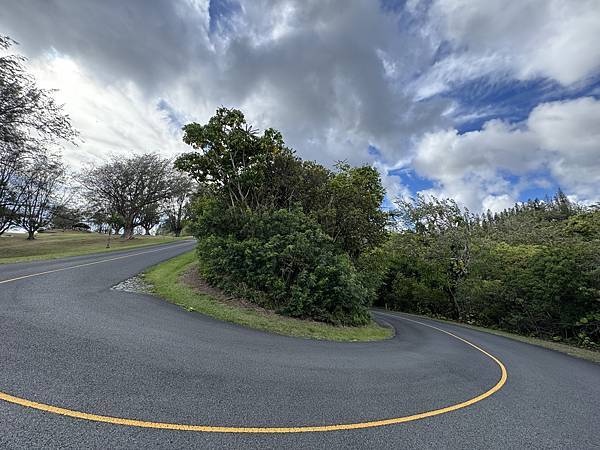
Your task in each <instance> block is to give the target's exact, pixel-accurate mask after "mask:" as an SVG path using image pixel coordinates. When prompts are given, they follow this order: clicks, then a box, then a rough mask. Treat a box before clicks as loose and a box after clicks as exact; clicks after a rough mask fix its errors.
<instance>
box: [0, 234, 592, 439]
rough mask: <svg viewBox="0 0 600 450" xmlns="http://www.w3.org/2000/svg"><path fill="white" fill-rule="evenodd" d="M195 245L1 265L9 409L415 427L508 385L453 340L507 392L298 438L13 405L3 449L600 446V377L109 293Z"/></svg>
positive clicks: (491, 343)
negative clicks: (291, 329) (304, 331)
mask: <svg viewBox="0 0 600 450" xmlns="http://www.w3.org/2000/svg"><path fill="white" fill-rule="evenodd" d="M192 246H193V243H189V242H188V243H186V242H184V243H181V242H179V243H176V244H172V245H164V246H160V247H152V248H145V249H136V250H131V251H127V252H119V253H111V254H100V255H91V256H82V257H76V258H67V259H63V260H55V261H40V262H34V263H24V264H11V265H2V266H0V392H1V393H2V394H0V397H2V396H4V398H5V400H6V398H13V397H15V398H19V399H25V400H24V401H29V402H37V403H39V404H43V405H52V406H55V407H59V408H64V409H66V410H70V411H71V410H73V411H82V412H85V413H91V414H96V415H102V416H110V417H116V418H127V419H133V420H139V421H152V422H162V423H177V424H193V425H205V426H216V427H218V426H227V427H298V426H322V425H338V424H348V423H362V422H368V421H377V420H382V419H389V418H396V417H401V416H410V415H413V414H418V413H422V412H426V411H432V410H438V409H440V408H445V407H448V406H451V405H456V404H460V403H462V402H465V401H467V400H469V399H472V398H474V397H477V396H479V395H480V394H482V393H485V392H487V391H489V390H490V389H491V388H493V387H494V386H495V385H496V384H497V383H498V382H499V380H501V375H502V373H501V370H500V367H499V365H498V364H497V363H496V362H494V361H493V360H492V359H491V358H490V357H488V356H486V355H485V354H483V353H482V352H481V351H479V350H478V349H476V348H474V347H472V346H471V345H468V344H467V343H465V342H463V341H462V340H459V339H456V338H455V337H453V336H451V335H448V334H446V333H444V332H442V331H440V330H445V331H448V332H450V333H453V334H455V335H456V336H459V337H461V338H464V339H465V340H467V341H469V342H471V343H473V344H476V345H477V346H479V347H481V348H482V349H484V350H485V351H487V352H489V353H490V354H491V355H494V356H495V357H497V358H498V359H499V360H500V361H501V362H502V363H503V364H504V365H505V366H506V369H507V372H508V378H507V381H506V384H504V386H503V387H502V388H501V389H500V390H499V391H498V392H495V393H494V394H493V395H491V396H489V397H487V398H485V399H483V400H481V401H479V402H477V403H474V404H472V405H469V406H466V407H464V408H461V409H457V410H455V411H451V412H447V413H444V414H440V415H436V416H434V417H428V418H424V419H421V420H415V421H411V422H407V423H400V424H395V425H387V426H381V427H375V428H365V429H350V430H342V431H329V432H304V433H286V434H280V433H266V434H256V433H250V434H248V433H246V434H240V433H207V432H195V431H180V430H164V429H153V428H140V427H135V426H127V425H118V424H113V423H100V422H95V421H89V420H83V419H78V418H73V417H67V416H64V415H61V414H57V413H56V412H57V411H58V412H60V410H57V411H55V412H48V411H41V410H38V409H33V408H30V407H27V406H23V405H20V404H15V403H11V402H8V401H2V400H0V448H19V447H30V448H31V447H35V448H40V447H45V448H117V447H119V448H139V447H150V448H164V447H176V448H190V447H196V448H223V447H226V448H256V447H263V448H282V447H285V448H316V447H327V448H341V447H343V448H486V449H489V448H522V447H528V448H577V449H591V448H599V447H600V421H599V420H600V419H599V416H600V414H599V413H600V365H596V364H592V363H589V362H586V361H583V360H578V359H575V358H571V357H569V356H566V355H563V354H560V353H556V352H553V351H549V350H545V349H542V348H539V347H534V346H531V345H528V344H524V343H520V342H516V341H513V340H509V339H506V338H502V337H498V336H495V335H490V334H487V333H481V332H478V331H473V330H469V329H465V328H462V327H460V326H454V325H448V324H440V323H437V322H434V321H428V320H424V319H415V318H414V317H411V316H407V315H402V314H392V313H381V312H376V313H375V314H376V315H377V316H379V318H380V319H382V320H385V321H388V322H389V323H391V324H392V325H393V326H394V327H395V328H396V332H397V333H396V336H395V337H394V338H393V339H390V340H387V341H382V342H375V343H333V342H318V341H310V340H305V339H297V338H289V337H283V336H278V335H273V334H268V333H263V332H259V331H254V330H250V329H246V328H242V327H239V326H236V325H233V324H228V323H223V322H219V321H216V320H213V319H210V318H208V317H205V316H202V315H200V314H195V313H188V312H186V311H185V310H183V309H181V308H179V307H177V306H175V305H172V304H170V303H167V302H165V301H163V300H160V299H158V298H155V297H152V296H150V295H141V294H134V293H127V292H120V291H114V290H111V289H110V287H111V286H113V285H115V284H117V283H119V282H120V281H122V280H124V279H127V278H129V277H131V276H133V275H134V274H136V273H138V272H140V271H141V270H143V269H145V268H146V267H148V266H150V265H153V264H156V263H158V262H160V261H163V260H165V259H168V258H171V257H173V256H176V255H178V254H180V253H182V252H185V251H189V250H190V249H191V248H192ZM75 266H76V267H75ZM63 269H66V270H63ZM37 274H39V275H37ZM31 275H33V276H31ZM3 280H12V281H6V282H2V281H3ZM413 320H417V321H418V322H421V323H417V322H414V321H413ZM427 325H433V326H434V327H437V328H439V329H435V328H431V327H429V326H427ZM7 396H12V397H7Z"/></svg>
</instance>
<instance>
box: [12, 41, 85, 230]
mask: <svg viewBox="0 0 600 450" xmlns="http://www.w3.org/2000/svg"><path fill="white" fill-rule="evenodd" d="M14 43H15V42H14V41H13V40H12V39H10V38H9V37H7V36H0V50H8V49H9V48H10V47H11V46H12V45H13V44H14ZM24 62H25V59H24V58H23V57H21V56H17V55H11V54H9V55H6V56H1V57H0V235H1V234H2V233H4V232H5V231H6V230H7V229H8V228H10V227H11V226H12V225H17V223H18V222H19V220H20V218H19V211H20V210H22V209H23V208H25V205H23V203H22V202H23V200H24V197H25V195H26V194H27V192H26V191H25V189H31V186H32V183H33V180H31V179H29V180H28V179H26V178H27V177H28V176H30V175H32V171H31V169H32V167H33V166H32V164H34V163H35V161H36V160H38V159H40V158H42V159H44V158H48V157H49V155H50V153H49V151H48V149H49V148H51V147H52V146H53V145H54V144H57V143H58V142H60V141H70V142H74V139H75V137H76V136H77V132H76V131H75V130H74V129H73V128H72V126H71V123H70V119H69V117H68V116H67V115H66V114H64V113H63V109H62V106H61V105H59V104H57V103H56V102H55V101H54V99H53V98H52V91H51V90H45V89H40V88H38V87H37V85H36V82H35V79H34V78H33V77H32V76H31V75H30V74H29V73H27V71H26V69H25V66H24ZM29 200H30V199H29ZM29 206H30V205H29Z"/></svg>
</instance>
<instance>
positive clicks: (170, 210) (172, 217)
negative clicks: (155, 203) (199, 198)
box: [164, 173, 194, 237]
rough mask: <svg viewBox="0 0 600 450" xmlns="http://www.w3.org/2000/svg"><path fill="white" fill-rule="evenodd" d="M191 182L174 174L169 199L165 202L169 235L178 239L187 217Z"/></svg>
mask: <svg viewBox="0 0 600 450" xmlns="http://www.w3.org/2000/svg"><path fill="white" fill-rule="evenodd" d="M193 186H194V184H193V182H192V180H191V179H190V178H189V177H188V176H187V175H184V174H182V173H175V174H173V176H172V177H171V181H170V193H169V198H167V200H166V201H165V204H164V212H165V214H166V216H167V220H166V225H167V227H168V229H169V231H170V232H171V233H174V234H175V236H177V237H179V236H180V235H181V231H182V230H183V227H184V224H185V220H186V219H187V216H188V215H189V200H190V196H191V194H192V189H193Z"/></svg>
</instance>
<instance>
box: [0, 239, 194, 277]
mask: <svg viewBox="0 0 600 450" xmlns="http://www.w3.org/2000/svg"><path fill="white" fill-rule="evenodd" d="M158 245H163V247H161V248H157V249H154V250H147V251H145V252H138V253H134V254H131V255H124V256H117V257H114V258H107V259H101V260H100V261H93V262H89V263H85V264H76V265H74V266H68V267H61V268H60V269H52V270H46V271H44V272H36V273H31V274H29V275H23V276H20V277H15V278H9V279H8V280H0V284H3V283H9V282H11V281H17V280H23V279H25V278H31V277H37V276H40V275H47V274H49V273H55V272H62V271H64V270H71V269H77V268H79V267H86V266H93V265H94V264H102V263H105V262H109V261H116V260H117V259H124V258H131V257H132V256H138V255H144V254H146V253H154V252H160V251H161V250H164V249H165V248H176V247H181V246H182V245H184V244H177V245H170V244H158Z"/></svg>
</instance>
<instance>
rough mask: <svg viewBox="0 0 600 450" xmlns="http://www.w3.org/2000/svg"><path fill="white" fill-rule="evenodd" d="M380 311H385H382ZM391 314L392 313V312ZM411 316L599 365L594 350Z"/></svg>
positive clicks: (459, 323) (458, 323)
mask: <svg viewBox="0 0 600 450" xmlns="http://www.w3.org/2000/svg"><path fill="white" fill-rule="evenodd" d="M381 311H385V310H384V309H382V310H381ZM392 312H393V311H392ZM411 316H416V317H422V318H423V319H429V320H435V321H437V322H442V323H449V324H451V325H459V326H461V327H464V328H469V329H471V330H476V331H483V332H484V333H490V334H495V335H496V336H502V337H505V338H509V339H514V340H515V341H520V342H525V343H527V344H531V345H537V346H538V347H544V348H547V349H550V350H555V351H557V352H561V353H565V354H567V355H570V356H574V357H576V358H581V359H586V360H588V361H592V362H595V363H598V364H600V352H597V351H594V350H588V349H585V348H581V347H575V346H573V345H568V344H563V343H560V342H553V341H546V340H544V339H539V338H534V337H529V336H523V335H521V334H515V333H509V332H508V331H502V330H496V329H494V328H485V327H480V326H477V325H469V324H467V323H463V322H456V321H454V320H446V319H438V318H437V317H429V316H422V315H419V314H411Z"/></svg>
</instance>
